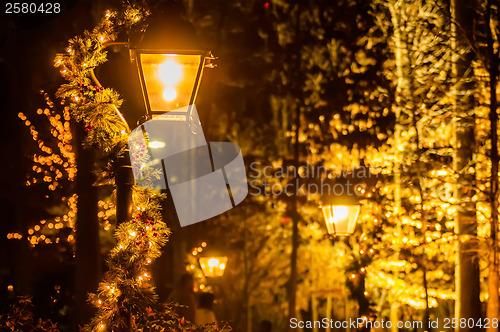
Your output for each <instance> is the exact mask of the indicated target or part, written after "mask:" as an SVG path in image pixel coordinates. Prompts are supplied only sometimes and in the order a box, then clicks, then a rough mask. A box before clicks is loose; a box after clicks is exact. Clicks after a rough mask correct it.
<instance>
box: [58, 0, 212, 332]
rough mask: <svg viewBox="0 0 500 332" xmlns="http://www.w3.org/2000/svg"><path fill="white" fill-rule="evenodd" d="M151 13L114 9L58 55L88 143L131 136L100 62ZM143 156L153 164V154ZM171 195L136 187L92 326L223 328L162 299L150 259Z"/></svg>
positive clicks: (64, 89) (162, 238)
mask: <svg viewBox="0 0 500 332" xmlns="http://www.w3.org/2000/svg"><path fill="white" fill-rule="evenodd" d="M148 15H149V11H148V10H147V9H144V8H140V7H136V6H133V5H128V6H127V7H126V8H125V10H123V11H121V12H116V11H107V12H106V14H105V16H104V18H103V19H102V20H101V22H100V23H99V24H98V25H97V26H96V27H95V28H94V29H93V30H92V32H89V31H85V32H84V33H83V35H82V36H77V37H74V38H72V39H70V40H69V46H68V47H67V49H66V53H62V54H57V56H56V58H55V67H56V68H59V70H60V72H61V75H62V76H63V77H64V78H65V79H66V80H67V81H68V83H66V84H63V85H61V87H60V88H59V90H58V91H57V96H58V97H59V98H61V99H63V100H64V102H65V103H66V104H67V105H68V106H69V109H70V113H71V116H72V117H73V118H74V119H75V120H76V121H78V122H83V123H85V128H86V129H87V130H86V131H87V133H88V134H87V137H86V138H85V142H84V144H85V145H86V146H87V148H92V147H96V146H97V147H99V148H101V149H102V150H104V151H105V152H111V151H117V150H120V147H121V146H124V145H125V144H126V142H127V141H128V136H129V132H130V130H129V128H128V125H127V123H126V121H125V120H124V119H123V116H122V115H121V113H120V112H119V111H118V108H119V107H120V105H121V103H122V100H121V99H120V96H119V94H118V93H117V92H116V91H114V90H113V89H110V88H104V87H102V86H100V84H99V83H98V81H97V80H96V79H95V77H94V72H93V70H94V68H96V67H97V66H98V65H100V64H102V63H104V62H106V60H107V52H106V50H105V46H106V44H107V43H112V42H113V41H115V40H116V38H117V36H118V33H119V32H121V31H128V32H130V31H132V30H133V29H138V28H140V27H141V26H143V25H144V22H145V19H146V18H147V17H148ZM141 148H144V149H145V147H139V149H141ZM136 150H137V149H136ZM138 153H140V152H138ZM140 158H143V159H147V158H148V155H147V154H145V153H144V154H141V156H140ZM143 161H144V164H146V162H147V160H143ZM143 171H144V170H143ZM146 173H147V174H149V176H150V179H151V181H153V180H154V179H158V178H159V176H160V174H159V173H158V172H154V171H151V172H146ZM163 199H165V194H161V193H160V192H159V191H155V190H149V189H143V188H139V187H137V186H136V187H134V188H133V217H132V220H130V221H128V222H125V223H123V224H121V225H119V227H118V229H117V231H116V234H115V236H116V239H117V244H116V247H115V248H113V250H112V251H111V253H110V256H109V258H108V260H107V264H108V267H109V270H108V271H107V272H106V274H105V276H104V280H103V281H102V282H101V283H100V284H99V288H98V290H97V292H96V293H95V294H90V296H89V301H90V302H91V303H92V304H93V305H94V306H95V307H96V308H97V313H96V315H95V316H94V318H93V319H92V320H91V322H90V323H89V324H88V325H86V326H85V331H150V330H159V331H195V330H196V331H217V329H216V328H215V327H210V326H207V327H204V328H202V329H200V328H199V327H196V326H194V325H192V324H190V323H187V322H185V321H184V320H183V319H182V318H180V317H178V316H177V315H176V314H175V312H174V310H173V307H172V306H171V305H161V304H159V303H158V302H157V296H156V294H155V290H154V287H153V285H152V282H151V274H150V272H149V271H148V266H149V265H150V264H151V263H152V262H153V260H154V259H156V258H158V257H159V256H160V255H161V248H162V247H163V246H164V245H165V243H166V242H167V240H168V236H169V234H170V230H169V229H168V228H167V226H166V224H165V223H164V222H163V221H162V218H161V214H160V210H161V204H160V202H161V201H162V200H163ZM77 236H78V234H77Z"/></svg>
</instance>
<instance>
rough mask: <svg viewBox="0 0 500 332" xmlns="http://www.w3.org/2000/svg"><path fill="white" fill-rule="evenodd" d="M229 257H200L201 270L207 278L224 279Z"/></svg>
mask: <svg viewBox="0 0 500 332" xmlns="http://www.w3.org/2000/svg"><path fill="white" fill-rule="evenodd" d="M226 265H227V257H200V266H201V270H202V271H203V274H204V275H205V277H208V278H215V277H222V276H223V275H224V271H225V270H226Z"/></svg>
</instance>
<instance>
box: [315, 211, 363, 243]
mask: <svg viewBox="0 0 500 332" xmlns="http://www.w3.org/2000/svg"><path fill="white" fill-rule="evenodd" d="M322 210H323V216H324V217H325V223H326V228H327V230H328V234H332V235H335V236H349V235H352V233H354V230H355V228H356V222H357V221H358V215H359V210H360V205H359V204H352V205H324V206H322Z"/></svg>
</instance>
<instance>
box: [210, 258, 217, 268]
mask: <svg viewBox="0 0 500 332" xmlns="http://www.w3.org/2000/svg"><path fill="white" fill-rule="evenodd" d="M217 265H219V260H218V259H217V258H210V259H209V260H208V266H209V267H210V268H214V267H216V266H217Z"/></svg>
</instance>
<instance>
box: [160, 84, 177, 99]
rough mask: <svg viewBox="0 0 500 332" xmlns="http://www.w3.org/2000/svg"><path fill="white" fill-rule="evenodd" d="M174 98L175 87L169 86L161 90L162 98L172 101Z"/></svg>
mask: <svg viewBox="0 0 500 332" xmlns="http://www.w3.org/2000/svg"><path fill="white" fill-rule="evenodd" d="M175 98H177V90H175V88H173V87H171V86H169V87H166V88H165V90H163V99H165V100H166V101H172V100H174V99H175Z"/></svg>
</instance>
